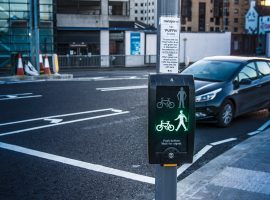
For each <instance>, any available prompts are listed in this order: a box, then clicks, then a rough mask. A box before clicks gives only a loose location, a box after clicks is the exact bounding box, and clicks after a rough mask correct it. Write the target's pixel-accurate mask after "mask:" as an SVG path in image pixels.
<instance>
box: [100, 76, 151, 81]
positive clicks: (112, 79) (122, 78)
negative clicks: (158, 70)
mask: <svg viewBox="0 0 270 200" xmlns="http://www.w3.org/2000/svg"><path fill="white" fill-rule="evenodd" d="M131 79H132V80H141V79H146V78H140V77H136V76H135V77H134V76H131V77H115V78H103V79H98V80H95V81H119V80H131Z"/></svg>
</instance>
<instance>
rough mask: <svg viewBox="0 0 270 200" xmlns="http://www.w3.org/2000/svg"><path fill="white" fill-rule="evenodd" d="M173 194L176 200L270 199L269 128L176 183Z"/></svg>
mask: <svg viewBox="0 0 270 200" xmlns="http://www.w3.org/2000/svg"><path fill="white" fill-rule="evenodd" d="M177 193H178V194H177V199H179V200H195V199H196V200H198V199H201V200H217V199H220V200H249V199H250V200H266V199H269V200H270V129H268V130H266V131H264V132H261V133H259V134H258V135H256V136H253V137H251V138H249V139H247V140H245V141H244V142H242V143H240V144H239V145H237V146H235V147H233V148H232V149H230V150H229V151H227V152H225V153H224V154H222V155H220V156H218V157H217V158H215V159H214V160H212V161H210V162H209V163H207V164H206V165H204V166H203V167H202V168H200V169H198V170H197V171H195V172H194V173H192V174H191V175H189V176H188V177H186V178H185V179H183V180H182V181H180V182H178V185H177Z"/></svg>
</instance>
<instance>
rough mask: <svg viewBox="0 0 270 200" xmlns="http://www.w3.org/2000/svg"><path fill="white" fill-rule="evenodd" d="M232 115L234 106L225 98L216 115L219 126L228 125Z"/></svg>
mask: <svg viewBox="0 0 270 200" xmlns="http://www.w3.org/2000/svg"><path fill="white" fill-rule="evenodd" d="M233 116H234V106H233V104H232V102H231V101H230V100H226V101H225V102H224V103H223V104H222V106H221V107H220V111H219V114H218V117H217V120H218V126H219V127H228V126H230V124H231V122H232V120H233Z"/></svg>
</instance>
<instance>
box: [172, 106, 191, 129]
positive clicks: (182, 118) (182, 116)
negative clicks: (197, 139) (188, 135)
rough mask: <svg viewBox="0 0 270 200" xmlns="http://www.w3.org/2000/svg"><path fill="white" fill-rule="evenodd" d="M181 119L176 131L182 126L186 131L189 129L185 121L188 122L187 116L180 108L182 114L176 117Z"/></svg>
mask: <svg viewBox="0 0 270 200" xmlns="http://www.w3.org/2000/svg"><path fill="white" fill-rule="evenodd" d="M176 120H179V124H178V126H177V128H176V129H175V130H176V131H178V130H179V129H180V127H181V126H183V128H184V131H187V130H188V129H187V127H186V125H185V122H187V117H186V116H185V115H184V114H183V110H180V114H179V115H178V117H177V118H176V119H175V121H176Z"/></svg>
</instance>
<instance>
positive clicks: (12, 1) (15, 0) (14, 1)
mask: <svg viewBox="0 0 270 200" xmlns="http://www.w3.org/2000/svg"><path fill="white" fill-rule="evenodd" d="M4 1H5V0H4ZM9 1H10V3H28V2H29V0H9Z"/></svg>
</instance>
